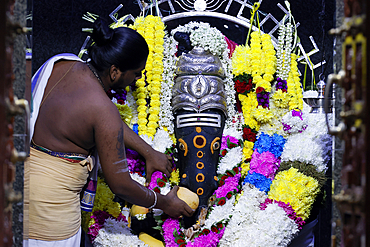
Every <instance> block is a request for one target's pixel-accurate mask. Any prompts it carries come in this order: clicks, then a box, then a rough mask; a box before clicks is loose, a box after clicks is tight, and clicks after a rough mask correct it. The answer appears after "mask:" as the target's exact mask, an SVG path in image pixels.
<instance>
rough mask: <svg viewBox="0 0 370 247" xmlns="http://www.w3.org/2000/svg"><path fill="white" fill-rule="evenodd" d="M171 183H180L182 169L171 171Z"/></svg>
mask: <svg viewBox="0 0 370 247" xmlns="http://www.w3.org/2000/svg"><path fill="white" fill-rule="evenodd" d="M170 183H171V184H172V185H178V184H179V183H180V171H179V169H176V170H173V171H172V172H171V177H170Z"/></svg>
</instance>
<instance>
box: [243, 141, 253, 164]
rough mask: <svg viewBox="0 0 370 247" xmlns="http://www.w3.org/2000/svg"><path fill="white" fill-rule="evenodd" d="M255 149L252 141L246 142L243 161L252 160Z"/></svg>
mask: <svg viewBox="0 0 370 247" xmlns="http://www.w3.org/2000/svg"><path fill="white" fill-rule="evenodd" d="M253 147H254V143H253V142H250V141H244V146H243V159H244V160H246V159H250V158H251V157H252V154H253Z"/></svg>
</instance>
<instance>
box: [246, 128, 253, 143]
mask: <svg viewBox="0 0 370 247" xmlns="http://www.w3.org/2000/svg"><path fill="white" fill-rule="evenodd" d="M243 139H244V140H248V141H250V142H255V141H256V133H254V132H253V131H252V130H251V129H250V128H244V129H243Z"/></svg>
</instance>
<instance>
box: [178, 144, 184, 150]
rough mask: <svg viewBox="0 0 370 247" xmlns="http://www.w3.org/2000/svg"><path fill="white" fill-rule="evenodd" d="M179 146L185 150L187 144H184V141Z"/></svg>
mask: <svg viewBox="0 0 370 247" xmlns="http://www.w3.org/2000/svg"><path fill="white" fill-rule="evenodd" d="M179 148H180V149H181V150H185V145H184V144H182V143H181V142H180V144H179Z"/></svg>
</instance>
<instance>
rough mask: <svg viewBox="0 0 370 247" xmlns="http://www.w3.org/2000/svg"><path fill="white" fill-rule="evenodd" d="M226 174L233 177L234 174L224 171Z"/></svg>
mask: <svg viewBox="0 0 370 247" xmlns="http://www.w3.org/2000/svg"><path fill="white" fill-rule="evenodd" d="M226 174H227V175H229V177H234V174H232V173H231V172H229V171H227V172H226Z"/></svg>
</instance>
